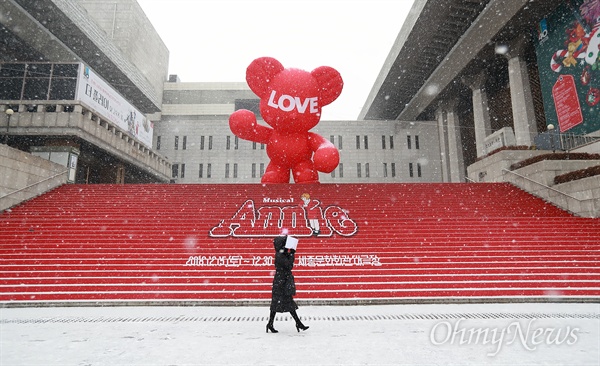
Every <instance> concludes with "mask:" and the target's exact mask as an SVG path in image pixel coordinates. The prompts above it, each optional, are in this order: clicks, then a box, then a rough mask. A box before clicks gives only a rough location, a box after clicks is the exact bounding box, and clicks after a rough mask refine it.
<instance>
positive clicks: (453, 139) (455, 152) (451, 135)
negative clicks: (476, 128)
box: [446, 100, 466, 183]
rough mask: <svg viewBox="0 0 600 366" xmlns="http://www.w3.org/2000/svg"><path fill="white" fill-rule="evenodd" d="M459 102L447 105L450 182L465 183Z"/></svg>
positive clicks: (449, 102)
mask: <svg viewBox="0 0 600 366" xmlns="http://www.w3.org/2000/svg"><path fill="white" fill-rule="evenodd" d="M457 105H458V101H457V100H452V101H448V102H447V103H446V121H447V122H446V123H447V126H448V162H449V165H450V182H453V183H461V182H464V181H465V174H466V173H465V159H464V154H463V146H462V134H461V131H460V120H459V118H458V113H457V111H456V107H457Z"/></svg>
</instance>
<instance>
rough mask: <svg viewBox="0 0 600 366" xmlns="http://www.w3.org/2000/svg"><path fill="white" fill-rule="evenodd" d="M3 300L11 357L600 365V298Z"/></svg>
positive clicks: (8, 364) (7, 364) (7, 357)
mask: <svg viewBox="0 0 600 366" xmlns="http://www.w3.org/2000/svg"><path fill="white" fill-rule="evenodd" d="M298 314H299V315H300V317H301V318H302V319H303V320H304V322H305V324H306V325H309V326H310V329H309V330H307V331H306V332H300V333H298V332H296V328H295V327H294V323H293V320H292V319H291V318H290V317H289V315H288V314H279V315H278V317H277V319H276V322H275V328H276V329H278V330H279V333H278V334H272V333H268V334H267V333H265V325H266V322H267V317H268V308H264V307H67V308H0V327H1V328H0V365H2V366H13V365H43V366H51V365H60V366H69V365H78V366H84V365H111V366H115V365H182V366H183V365H486V364H489V365H578V366H580V365H600V304H565V303H563V304H549V303H543V304H515V303H512V304H448V305H442V304H439V305H438V304H435V305H377V306H302V307H301V308H300V309H299V310H298Z"/></svg>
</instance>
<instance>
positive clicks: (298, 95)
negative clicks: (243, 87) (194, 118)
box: [246, 57, 344, 132]
mask: <svg viewBox="0 0 600 366" xmlns="http://www.w3.org/2000/svg"><path fill="white" fill-rule="evenodd" d="M246 81H247V82H248V86H249V87H250V89H252V91H253V92H254V93H255V94H256V95H257V96H258V97H259V98H260V114H261V115H262V118H263V120H264V121H265V122H266V123H268V124H269V125H270V126H271V127H273V129H275V130H276V131H279V132H308V131H309V130H310V129H311V128H313V127H314V126H316V125H317V124H318V123H319V120H320V119H321V108H322V107H323V106H325V105H328V104H330V103H331V102H333V101H334V100H336V99H337V97H338V96H339V95H340V94H341V92H342V87H343V85H344V82H343V81H342V77H341V75H340V73H339V72H337V71H336V70H335V69H334V68H331V67H329V66H321V67H318V68H316V69H314V70H313V71H311V72H307V71H304V70H299V69H293V68H289V69H286V68H284V67H283V65H282V64H281V63H280V62H279V61H277V60H276V59H274V58H271V57H261V58H258V59H256V60H254V61H252V63H251V64H250V66H248V68H247V69H246Z"/></svg>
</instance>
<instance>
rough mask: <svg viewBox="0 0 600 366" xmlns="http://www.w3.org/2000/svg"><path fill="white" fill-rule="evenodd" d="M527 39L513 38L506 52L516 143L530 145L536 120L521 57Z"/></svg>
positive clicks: (526, 45)
mask: <svg viewBox="0 0 600 366" xmlns="http://www.w3.org/2000/svg"><path fill="white" fill-rule="evenodd" d="M528 46H529V41H528V40H527V38H525V37H524V36H521V37H518V38H517V39H515V40H513V41H512V42H511V43H510V45H509V49H508V52H507V53H506V54H505V56H506V58H507V59H508V77H509V83H510V99H511V103H512V111H513V121H514V130H515V138H516V142H517V145H524V146H532V145H533V139H534V137H535V136H536V135H537V122H536V119H535V110H534V107H533V96H532V94H531V85H530V83H529V73H528V71H527V63H526V62H525V60H524V59H523V54H524V50H525V49H526V47H528Z"/></svg>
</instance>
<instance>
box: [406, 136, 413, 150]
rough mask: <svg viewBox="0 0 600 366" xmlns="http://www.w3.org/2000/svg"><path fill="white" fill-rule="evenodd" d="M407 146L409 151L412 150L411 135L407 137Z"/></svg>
mask: <svg viewBox="0 0 600 366" xmlns="http://www.w3.org/2000/svg"><path fill="white" fill-rule="evenodd" d="M406 146H407V147H408V149H409V150H410V149H412V142H411V139H410V135H408V136H406Z"/></svg>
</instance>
